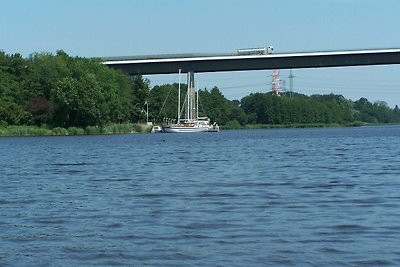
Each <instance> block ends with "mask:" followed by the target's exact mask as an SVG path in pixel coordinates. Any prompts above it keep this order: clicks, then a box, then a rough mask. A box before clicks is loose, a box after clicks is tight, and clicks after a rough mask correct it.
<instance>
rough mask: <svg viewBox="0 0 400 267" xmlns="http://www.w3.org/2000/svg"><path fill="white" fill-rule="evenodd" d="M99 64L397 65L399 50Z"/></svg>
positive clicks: (128, 68) (209, 67)
mask: <svg viewBox="0 0 400 267" xmlns="http://www.w3.org/2000/svg"><path fill="white" fill-rule="evenodd" d="M103 63H104V64H106V65H108V66H110V67H112V68H116V69H120V70H122V71H124V72H127V73H128V74H131V75H135V74H142V75H148V74H170V73H177V72H178V70H179V69H181V70H182V72H189V71H192V72H219V71H247V70H270V69H299V68H326V67H346V66H363V65H389V64H400V49H387V50H365V51H343V52H318V53H292V54H274V55H258V56H257V55H256V56H254V55H253V56H237V55H236V56H209V57H207V56H203V57H183V58H158V59H129V58H126V59H119V60H105V59H103Z"/></svg>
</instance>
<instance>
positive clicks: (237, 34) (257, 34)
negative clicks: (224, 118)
mask: <svg viewBox="0 0 400 267" xmlns="http://www.w3.org/2000/svg"><path fill="white" fill-rule="evenodd" d="M0 11H1V16H0V50H3V51H5V52H6V53H8V54H13V53H20V54H22V55H23V56H29V54H31V53H34V52H51V53H55V52H56V51H57V50H59V49H62V50H64V51H65V52H67V53H68V54H69V55H71V56H81V57H102V56H123V55H125V56H126V55H149V54H170V53H220V52H221V53H230V52H231V53H234V52H235V51H236V50H237V49H238V48H246V47H263V46H267V45H271V46H273V47H274V49H275V51H276V52H297V51H325V50H343V49H344V50H346V49H367V48H400V34H399V33H400V29H399V22H400V15H399V14H400V1H399V0H275V1H271V0H241V1H239V0H141V1H138V0H112V1H111V0H68V1H66V0H0ZM288 75H289V71H288V70H281V80H282V83H283V84H284V83H285V81H286V87H288V84H289V82H288V80H287V76H288ZM293 75H294V76H295V78H294V91H296V92H299V93H304V94H307V95H311V94H328V93H335V94H342V95H343V96H345V97H346V98H349V99H352V100H357V99H359V98H360V97H367V98H368V99H369V100H370V101H371V102H374V101H377V100H382V101H386V102H387V103H388V104H389V106H391V107H394V105H396V104H398V105H400V65H391V66H368V67H351V68H324V69H295V70H293ZM148 78H150V81H151V84H152V85H156V84H162V83H170V82H176V81H177V75H156V76H149V77H148ZM271 79H272V78H271V71H253V72H230V73H205V74H197V75H196V80H197V81H198V85H199V87H201V88H204V87H206V88H209V89H211V88H212V87H213V86H218V87H219V88H220V89H221V91H222V93H223V94H224V95H225V96H226V97H227V98H229V99H241V98H242V97H243V96H245V95H248V94H250V93H251V92H267V91H269V90H270V89H271Z"/></svg>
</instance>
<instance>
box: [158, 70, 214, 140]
mask: <svg viewBox="0 0 400 267" xmlns="http://www.w3.org/2000/svg"><path fill="white" fill-rule="evenodd" d="M180 74H181V70H179V77H180ZM193 80H194V73H193V72H188V90H187V95H186V100H185V102H186V105H185V106H184V109H185V110H184V111H185V112H183V114H185V118H181V110H180V108H181V107H180V91H181V83H180V79H179V83H178V119H177V120H176V122H175V123H172V122H171V120H169V121H168V122H167V123H164V124H163V125H162V131H163V132H164V133H197V132H219V126H218V124H217V123H216V122H214V123H213V124H211V123H210V119H209V118H208V117H199V116H198V115H199V114H198V110H199V109H198V107H199V96H198V91H197V93H196V90H195V88H194V81H193Z"/></svg>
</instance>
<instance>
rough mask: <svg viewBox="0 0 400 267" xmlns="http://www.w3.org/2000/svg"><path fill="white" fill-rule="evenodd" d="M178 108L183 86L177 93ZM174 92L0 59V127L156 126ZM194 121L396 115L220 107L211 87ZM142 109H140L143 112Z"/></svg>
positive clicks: (334, 103)
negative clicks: (147, 124)
mask: <svg viewBox="0 0 400 267" xmlns="http://www.w3.org/2000/svg"><path fill="white" fill-rule="evenodd" d="M181 89H182V90H181V103H184V101H185V93H186V90H187V88H186V86H185V85H182V88H181ZM177 99H178V85H177V84H165V85H157V86H154V87H153V88H150V82H149V81H148V80H147V79H143V77H142V76H140V75H139V76H134V77H130V76H128V75H126V74H124V73H122V72H119V71H116V70H113V69H110V68H108V67H107V66H105V65H103V64H101V62H100V60H98V59H86V58H79V57H75V58H73V57H70V56H68V55H67V54H66V53H65V52H63V51H58V52H57V54H56V55H52V54H49V53H40V54H33V55H31V56H30V57H29V58H23V57H21V55H19V54H15V55H7V54H5V53H4V52H0V125H37V126H41V125H48V126H49V127H50V128H56V127H62V128H68V127H83V128H86V127H88V126H96V127H97V126H100V127H101V126H104V125H106V124H111V123H137V122H144V121H145V120H146V116H145V114H146V113H145V112H144V111H146V108H147V107H148V108H149V120H150V121H154V122H158V123H159V122H161V121H162V120H163V119H164V118H176V115H177V104H178V100H177ZM199 99H200V101H199V115H200V116H208V117H210V119H211V120H212V121H217V122H218V123H219V124H220V125H225V126H227V127H242V126H245V125H247V124H307V123H323V124H341V125H346V124H354V123H356V122H361V123H399V122H400V110H399V108H398V107H397V106H396V107H395V108H394V109H391V108H390V107H388V106H387V104H386V103H385V102H381V101H378V102H375V103H370V102H369V101H368V100H367V99H365V98H361V99H359V100H357V101H355V102H353V101H351V100H348V99H345V98H344V97H343V96H341V95H334V94H329V95H312V96H306V95H302V94H297V93H293V92H292V93H284V94H282V95H281V96H276V95H274V94H272V93H255V94H250V95H248V96H246V97H244V98H243V99H242V100H241V101H238V100H233V101H231V100H228V99H226V98H225V97H224V96H223V95H222V93H221V92H220V90H219V89H218V88H217V87H214V88H212V89H211V90H207V89H204V90H200V91H199ZM145 103H146V104H148V106H146V104H145Z"/></svg>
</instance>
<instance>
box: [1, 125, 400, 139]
mask: <svg viewBox="0 0 400 267" xmlns="http://www.w3.org/2000/svg"><path fill="white" fill-rule="evenodd" d="M383 125H399V124H388V123H384V124H383V123H382V124H375V123H363V122H355V123H352V124H347V125H343V124H337V123H332V124H326V123H299V124H251V125H250V124H248V125H245V126H240V127H229V126H222V130H257V129H290V128H340V127H361V126H383ZM151 127H152V126H151V125H147V124H134V123H126V124H110V125H107V126H104V127H99V126H89V127H86V128H79V127H69V128H61V127H56V128H49V127H47V126H41V127H39V126H26V125H22V126H20V125H13V126H0V137H34V136H85V135H111V134H145V133H150V131H151Z"/></svg>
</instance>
